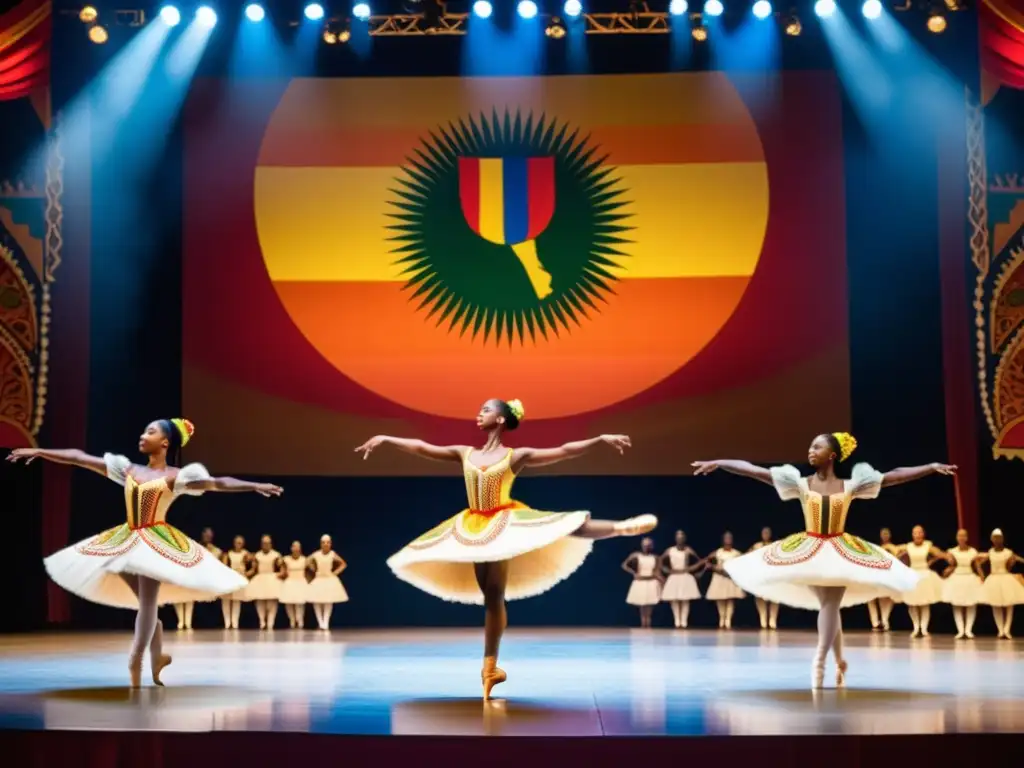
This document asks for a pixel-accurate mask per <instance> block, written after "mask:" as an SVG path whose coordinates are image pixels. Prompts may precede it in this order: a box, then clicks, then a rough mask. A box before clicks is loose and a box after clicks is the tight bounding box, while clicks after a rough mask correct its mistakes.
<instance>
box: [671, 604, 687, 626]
mask: <svg viewBox="0 0 1024 768" xmlns="http://www.w3.org/2000/svg"><path fill="white" fill-rule="evenodd" d="M672 618H673V619H675V623H676V626H677V627H680V628H682V629H685V628H686V627H687V626H688V625H689V622H690V601H689V600H673V601H672Z"/></svg>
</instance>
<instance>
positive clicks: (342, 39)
mask: <svg viewBox="0 0 1024 768" xmlns="http://www.w3.org/2000/svg"><path fill="white" fill-rule="evenodd" d="M351 39H352V32H351V31H349V30H347V29H343V30H341V32H339V33H338V42H339V43H347V42H348V41H349V40H351Z"/></svg>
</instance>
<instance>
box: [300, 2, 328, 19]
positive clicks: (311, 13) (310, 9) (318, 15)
mask: <svg viewBox="0 0 1024 768" xmlns="http://www.w3.org/2000/svg"><path fill="white" fill-rule="evenodd" d="M303 14H304V15H305V16H306V18H307V19H309V20H310V21H320V19H322V18H323V17H324V7H323V6H322V5H320V3H310V4H309V5H307V6H306V10H304V11H303Z"/></svg>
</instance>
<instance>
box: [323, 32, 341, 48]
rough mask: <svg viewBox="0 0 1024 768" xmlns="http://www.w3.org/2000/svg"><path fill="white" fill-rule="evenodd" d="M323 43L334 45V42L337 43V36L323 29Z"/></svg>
mask: <svg viewBox="0 0 1024 768" xmlns="http://www.w3.org/2000/svg"><path fill="white" fill-rule="evenodd" d="M324 42H325V43H327V44H328V45H334V44H335V43H336V42H338V36H337V35H336V34H334V33H333V32H331V30H329V29H325V30H324Z"/></svg>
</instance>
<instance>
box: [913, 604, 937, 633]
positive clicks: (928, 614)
mask: <svg viewBox="0 0 1024 768" xmlns="http://www.w3.org/2000/svg"><path fill="white" fill-rule="evenodd" d="M907 610H908V611H909V612H910V620H911V621H912V622H913V623H914V631H913V632H912V633H911V634H912V635H914V636H917V635H921V636H922V637H928V624H929V622H930V621H931V619H932V607H931V606H930V605H908V606H907Z"/></svg>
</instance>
